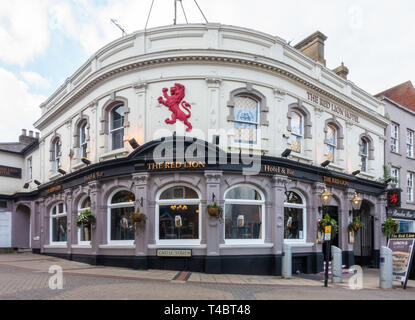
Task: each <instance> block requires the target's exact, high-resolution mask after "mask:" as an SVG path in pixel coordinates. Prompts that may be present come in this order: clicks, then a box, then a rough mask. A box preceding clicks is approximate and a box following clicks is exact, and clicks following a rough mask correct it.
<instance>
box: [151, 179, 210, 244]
mask: <svg viewBox="0 0 415 320" xmlns="http://www.w3.org/2000/svg"><path fill="white" fill-rule="evenodd" d="M200 199H201V196H200V193H199V191H197V190H195V189H193V188H192V187H190V186H187V185H184V184H180V185H170V186H167V187H165V188H163V189H161V190H160V191H159V192H158V193H157V196H156V223H155V233H156V243H157V244H158V245H175V246H176V245H177V246H195V245H200V242H201V234H202V219H201V213H202V206H201V201H200Z"/></svg>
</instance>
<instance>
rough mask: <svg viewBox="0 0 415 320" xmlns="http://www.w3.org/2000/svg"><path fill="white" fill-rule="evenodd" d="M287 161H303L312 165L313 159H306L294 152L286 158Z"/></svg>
mask: <svg viewBox="0 0 415 320" xmlns="http://www.w3.org/2000/svg"><path fill="white" fill-rule="evenodd" d="M288 159H290V160H295V159H298V160H304V161H305V162H308V163H312V162H313V159H311V158H309V157H306V156H305V155H304V154H302V153H295V152H294V151H293V152H291V155H289V156H288Z"/></svg>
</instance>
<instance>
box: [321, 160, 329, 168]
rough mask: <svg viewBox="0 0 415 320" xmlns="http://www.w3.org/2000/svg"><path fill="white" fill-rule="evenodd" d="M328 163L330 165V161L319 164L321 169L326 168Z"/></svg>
mask: <svg viewBox="0 0 415 320" xmlns="http://www.w3.org/2000/svg"><path fill="white" fill-rule="evenodd" d="M330 163H331V161H330V160H326V161H324V162H323V163H322V164H321V166H322V167H323V168H325V167H327V166H328V165H329V164H330Z"/></svg>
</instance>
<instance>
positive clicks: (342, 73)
mask: <svg viewBox="0 0 415 320" xmlns="http://www.w3.org/2000/svg"><path fill="white" fill-rule="evenodd" d="M333 72H335V73H336V74H337V75H339V76H340V77H342V78H344V79H347V76H348V74H349V69H348V68H347V67H346V66H345V65H344V63H343V62H342V64H341V66H339V67H337V68H336V69H334V70H333Z"/></svg>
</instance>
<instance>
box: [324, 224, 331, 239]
mask: <svg viewBox="0 0 415 320" xmlns="http://www.w3.org/2000/svg"><path fill="white" fill-rule="evenodd" d="M330 240H331V226H326V227H325V228H324V241H330Z"/></svg>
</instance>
